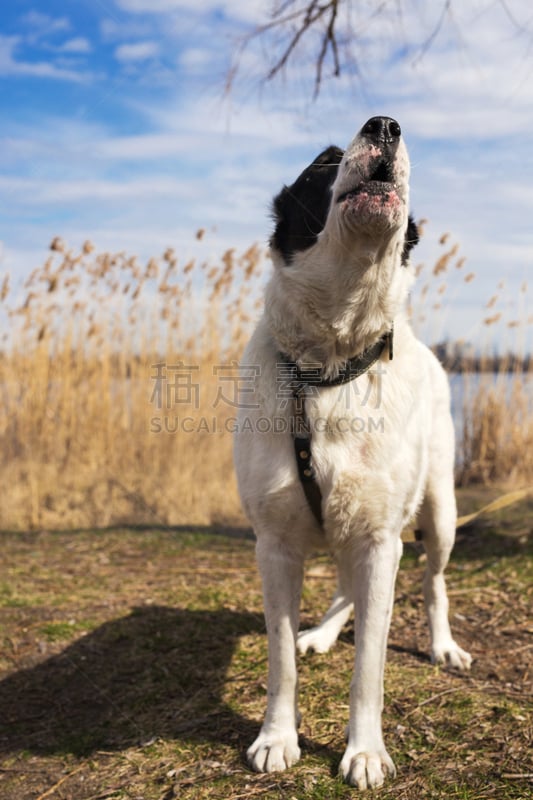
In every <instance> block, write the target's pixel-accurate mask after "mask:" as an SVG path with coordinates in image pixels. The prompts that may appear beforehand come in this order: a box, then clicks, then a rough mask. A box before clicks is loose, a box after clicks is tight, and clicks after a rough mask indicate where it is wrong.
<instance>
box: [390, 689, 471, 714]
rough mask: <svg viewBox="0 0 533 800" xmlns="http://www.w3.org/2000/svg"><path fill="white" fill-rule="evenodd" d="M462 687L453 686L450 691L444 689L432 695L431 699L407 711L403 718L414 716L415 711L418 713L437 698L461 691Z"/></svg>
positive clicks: (428, 698)
mask: <svg viewBox="0 0 533 800" xmlns="http://www.w3.org/2000/svg"><path fill="white" fill-rule="evenodd" d="M463 689H464V687H463V686H453V687H452V688H451V689H445V690H444V691H443V692H438V693H437V694H432V695H431V697H427V698H426V699H425V700H422V701H421V702H420V703H418V705H417V706H416V707H415V708H412V709H411V711H408V712H407V714H405V715H404V718H406V717H410V716H411V714H414V713H415V711H418V710H419V709H420V708H422V706H427V705H428V704H429V703H433V701H434V700H438V699H439V697H444V695H446V694H454V693H455V692H461V691H463Z"/></svg>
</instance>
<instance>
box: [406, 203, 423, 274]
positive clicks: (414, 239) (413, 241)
mask: <svg viewBox="0 0 533 800" xmlns="http://www.w3.org/2000/svg"><path fill="white" fill-rule="evenodd" d="M419 241H420V236H419V233H418V225H417V224H416V222H415V221H414V219H413V217H412V216H411V215H409V222H408V223H407V230H406V231H405V241H404V243H403V251H402V264H403V266H405V265H406V264H407V262H408V261H409V254H410V253H411V250H412V249H413V247H415V246H416V245H417V244H418V242H419Z"/></svg>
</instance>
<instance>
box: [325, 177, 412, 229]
mask: <svg viewBox="0 0 533 800" xmlns="http://www.w3.org/2000/svg"><path fill="white" fill-rule="evenodd" d="M337 204H338V207H339V210H340V212H341V215H342V217H343V219H344V221H345V222H346V224H347V225H348V226H349V227H354V226H355V227H365V228H369V227H370V228H376V229H382V228H391V227H392V228H393V227H396V225H399V224H401V223H402V222H403V220H404V217H405V202H404V200H403V199H402V197H401V196H400V193H399V192H398V189H397V188H396V186H395V185H394V184H393V183H381V182H378V181H369V182H368V183H364V184H362V185H360V186H358V187H357V189H355V190H354V191H348V192H345V193H344V194H342V195H341V196H340V197H339V199H338V200H337Z"/></svg>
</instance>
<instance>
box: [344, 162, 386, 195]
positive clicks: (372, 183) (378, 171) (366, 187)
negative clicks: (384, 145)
mask: <svg viewBox="0 0 533 800" xmlns="http://www.w3.org/2000/svg"><path fill="white" fill-rule="evenodd" d="M394 187H395V183H394V172H393V169H392V164H391V163H390V161H387V160H386V159H380V160H379V161H378V162H376V164H375V165H374V169H373V170H372V172H371V173H370V175H369V176H368V178H367V179H366V180H364V181H361V182H360V183H359V184H357V186H354V187H353V188H351V189H348V191H346V192H343V193H342V194H341V195H339V197H338V198H337V202H338V203H342V202H343V201H344V200H346V199H348V198H349V197H355V196H356V195H358V194H361V192H365V193H366V194H373V195H379V194H384V193H385V192H390V191H391V189H394Z"/></svg>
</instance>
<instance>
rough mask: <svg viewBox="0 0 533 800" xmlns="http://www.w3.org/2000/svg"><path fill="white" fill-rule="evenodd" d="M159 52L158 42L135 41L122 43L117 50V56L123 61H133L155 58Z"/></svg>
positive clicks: (118, 59)
mask: <svg viewBox="0 0 533 800" xmlns="http://www.w3.org/2000/svg"><path fill="white" fill-rule="evenodd" d="M158 53H159V45H158V43H157V42H134V43H132V44H121V45H119V46H118V47H117V48H116V50H115V58H116V59H117V61H121V62H122V63H126V62H131V61H146V60H147V59H149V58H154V57H155V56H157V55H158Z"/></svg>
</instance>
